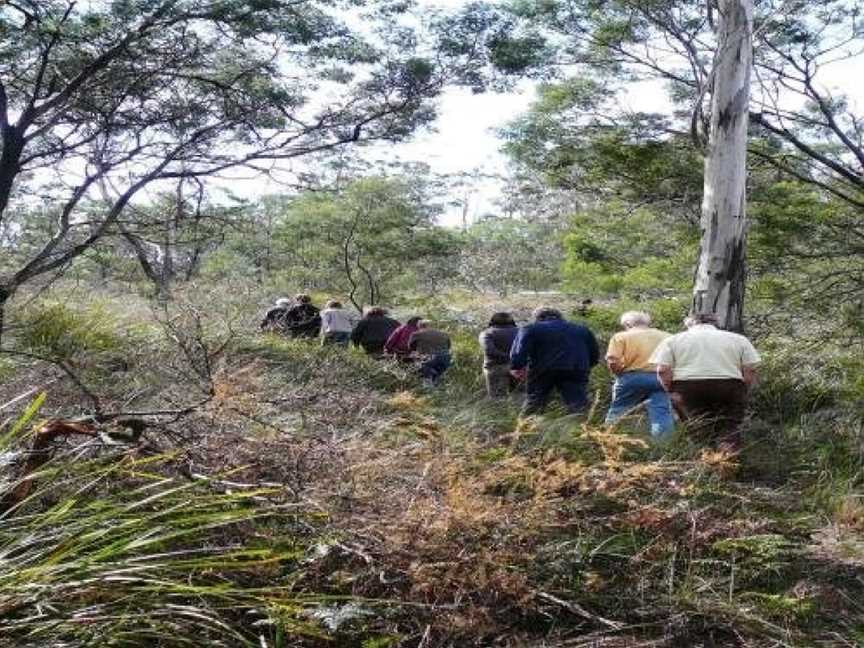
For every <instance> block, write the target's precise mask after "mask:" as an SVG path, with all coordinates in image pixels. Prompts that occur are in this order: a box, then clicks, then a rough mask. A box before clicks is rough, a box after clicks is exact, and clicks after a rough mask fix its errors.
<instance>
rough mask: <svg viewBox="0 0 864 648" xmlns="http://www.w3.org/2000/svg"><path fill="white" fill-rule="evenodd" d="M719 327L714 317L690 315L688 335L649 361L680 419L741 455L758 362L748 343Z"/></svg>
mask: <svg viewBox="0 0 864 648" xmlns="http://www.w3.org/2000/svg"><path fill="white" fill-rule="evenodd" d="M716 324H717V317H716V316H715V315H713V314H709V313H697V314H695V315H691V316H690V317H688V318H687V320H685V325H686V326H687V330H686V331H685V332H683V333H678V334H677V335H673V336H671V337H669V338H666V339H665V340H664V341H663V342H661V343H660V345H659V346H658V347H657V350H656V351H655V352H654V355H653V356H652V357H651V361H652V363H654V364H655V365H656V366H657V377H658V378H659V380H660V382H661V384H662V385H663V388H664V389H665V390H666V391H667V392H669V395H670V397H671V399H672V404H673V405H674V406H675V408H676V410H677V411H678V413H679V414H680V415H681V417H682V418H683V419H685V420H689V421H691V423H693V424H694V425H693V427H694V429H696V430H697V432H708V433H712V436H713V437H714V439H716V440H717V441H718V442H719V443H721V444H723V445H725V446H727V447H728V448H729V449H735V450H737V449H738V448H739V446H740V443H741V431H740V428H741V424H742V423H743V421H744V417H745V415H746V413H747V397H748V393H749V390H750V387H751V386H752V385H753V383H754V382H755V381H756V365H758V364H759V360H760V359H759V354H758V353H757V352H756V349H754V348H753V345H752V344H751V343H750V341H749V340H748V339H747V338H745V337H744V336H743V335H738V334H737V333H731V332H729V331H721V330H720V329H718V328H717V327H716Z"/></svg>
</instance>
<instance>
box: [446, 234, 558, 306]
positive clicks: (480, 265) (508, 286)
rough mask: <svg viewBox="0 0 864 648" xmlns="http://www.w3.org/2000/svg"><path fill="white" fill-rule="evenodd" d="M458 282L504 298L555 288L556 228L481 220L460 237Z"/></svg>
mask: <svg viewBox="0 0 864 648" xmlns="http://www.w3.org/2000/svg"><path fill="white" fill-rule="evenodd" d="M463 241H464V242H463V245H462V249H461V258H460V263H459V275H460V281H461V282H462V283H464V284H465V285H467V286H469V287H471V288H473V289H475V290H481V291H485V290H492V291H495V292H498V293H500V294H503V295H506V294H508V293H510V292H513V291H516V290H535V291H539V290H549V289H553V288H555V287H556V286H557V285H558V282H559V273H560V268H559V263H560V261H559V260H560V256H561V252H560V248H561V232H560V226H559V224H558V223H555V222H544V221H539V220H538V221H529V220H525V219H517V218H484V219H481V220H479V221H477V222H476V223H473V224H472V225H471V226H470V227H469V228H468V229H467V230H466V231H465V232H464V234H463Z"/></svg>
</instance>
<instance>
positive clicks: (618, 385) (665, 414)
mask: <svg viewBox="0 0 864 648" xmlns="http://www.w3.org/2000/svg"><path fill="white" fill-rule="evenodd" d="M621 326H622V327H623V328H624V330H623V331H622V332H620V333H616V334H615V335H613V336H612V339H611V340H609V348H608V350H607V351H606V364H607V366H608V367H609V371H611V372H612V373H613V374H615V384H614V385H613V387H612V403H611V404H610V405H609V411H608V413H607V414H606V423H607V424H608V423H614V422H615V421H617V420H618V419H620V418H621V417H622V416H624V415H625V414H627V413H628V412H630V411H631V410H633V409H634V408H636V407H638V406H639V405H641V404H642V403H647V409H648V421H649V424H650V432H651V436H652V437H653V438H655V439H662V438H664V437H666V436H668V435H669V434H671V433H672V430H673V429H674V427H675V421H674V419H673V418H672V404H671V403H670V402H669V395H668V394H667V393H666V390H665V389H663V385H661V384H660V380H659V379H658V378H657V371H656V367H655V366H654V365H653V364H651V356H652V355H653V354H654V351H655V350H656V349H657V346H658V345H659V344H660V343H661V342H662V341H663V340H665V339H666V338H668V337H669V333H666V332H665V331H660V330H658V329H656V328H651V316H650V315H648V313H644V312H642V311H627V312H626V313H624V314H623V315H622V316H621Z"/></svg>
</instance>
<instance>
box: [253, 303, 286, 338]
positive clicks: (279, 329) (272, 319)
mask: <svg viewBox="0 0 864 648" xmlns="http://www.w3.org/2000/svg"><path fill="white" fill-rule="evenodd" d="M293 304H294V302H293V301H292V300H291V299H288V298H287V297H281V298H279V299H277V300H276V302H275V304H274V305H273V307H272V308H271V309H270V310H268V311H267V313H266V314H265V315H264V319H263V320H261V324H259V325H258V328H260V329H261V330H262V331H264V332H269V333H281V334H282V335H288V310H289V309H290V308H291V306H292V305H293Z"/></svg>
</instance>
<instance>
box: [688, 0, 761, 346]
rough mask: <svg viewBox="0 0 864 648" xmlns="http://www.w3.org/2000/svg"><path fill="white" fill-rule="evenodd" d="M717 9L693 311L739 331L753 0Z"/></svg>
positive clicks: (728, 1) (721, 1) (724, 0)
mask: <svg viewBox="0 0 864 648" xmlns="http://www.w3.org/2000/svg"><path fill="white" fill-rule="evenodd" d="M708 1H709V2H713V0H708ZM717 9H718V13H719V19H718V21H717V49H716V53H715V55H714V67H713V72H712V77H713V83H712V91H711V122H710V130H709V132H708V146H707V150H706V152H705V190H704V195H703V198H702V240H701V244H700V250H699V259H698V263H697V266H696V274H695V278H694V283H693V304H692V309H691V310H692V312H694V313H715V314H716V315H717V317H718V321H719V324H720V325H721V326H722V327H723V328H726V329H729V330H733V331H740V330H742V328H743V326H742V314H743V305H744V286H745V279H746V253H745V247H746V237H747V211H746V207H747V205H746V203H747V193H746V184H747V126H748V111H749V105H750V71H751V69H752V67H753V0H717Z"/></svg>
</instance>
